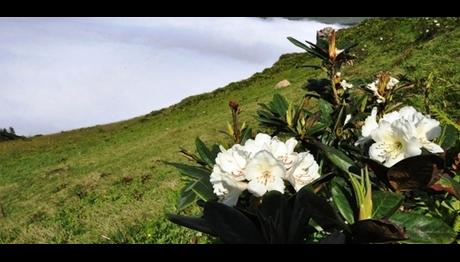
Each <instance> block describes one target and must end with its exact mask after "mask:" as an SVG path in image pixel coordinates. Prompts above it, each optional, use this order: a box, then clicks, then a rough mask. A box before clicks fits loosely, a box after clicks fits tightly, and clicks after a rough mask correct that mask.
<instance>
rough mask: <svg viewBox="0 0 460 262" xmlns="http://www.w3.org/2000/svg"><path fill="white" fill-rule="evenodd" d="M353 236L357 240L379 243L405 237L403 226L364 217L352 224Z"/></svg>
mask: <svg viewBox="0 0 460 262" xmlns="http://www.w3.org/2000/svg"><path fill="white" fill-rule="evenodd" d="M352 233H353V238H354V239H355V240H356V241H358V242H364V243H381V242H392V241H399V240H404V239H407V236H406V234H405V231H404V229H403V228H401V227H399V226H397V225H395V224H393V223H391V222H390V221H386V220H375V219H366V220H360V221H357V222H356V223H355V224H353V225H352Z"/></svg>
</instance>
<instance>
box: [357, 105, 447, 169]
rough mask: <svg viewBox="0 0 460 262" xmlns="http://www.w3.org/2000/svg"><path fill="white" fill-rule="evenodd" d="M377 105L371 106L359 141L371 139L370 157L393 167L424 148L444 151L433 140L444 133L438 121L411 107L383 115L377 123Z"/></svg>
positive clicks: (439, 151)
mask: <svg viewBox="0 0 460 262" xmlns="http://www.w3.org/2000/svg"><path fill="white" fill-rule="evenodd" d="M376 118H377V108H375V107H374V108H373V109H372V113H371V115H370V116H368V117H367V118H366V120H365V122H364V125H363V127H362V129H361V135H362V137H361V138H360V139H359V140H358V142H357V144H361V143H363V142H364V141H367V140H369V139H372V140H373V141H374V143H373V144H372V145H371V147H370V148H369V156H370V158H371V159H374V160H376V161H379V162H381V163H383V165H385V166H387V167H391V166H393V165H394V164H396V163H397V162H399V161H401V160H403V159H405V158H408V157H411V156H416V155H420V154H421V153H422V148H425V149H426V150H428V151H429V152H431V153H442V152H444V150H443V149H442V148H441V147H440V146H439V145H437V144H435V143H433V142H431V141H433V140H434V139H436V138H438V137H439V135H440V134H441V127H440V126H439V122H438V121H437V120H435V119H432V118H430V117H429V116H425V115H423V114H422V113H420V112H417V111H416V110H415V108H413V107H411V106H405V107H403V108H401V109H400V110H399V111H393V112H391V113H388V114H385V115H383V117H382V118H380V119H379V122H378V123H377V119H376Z"/></svg>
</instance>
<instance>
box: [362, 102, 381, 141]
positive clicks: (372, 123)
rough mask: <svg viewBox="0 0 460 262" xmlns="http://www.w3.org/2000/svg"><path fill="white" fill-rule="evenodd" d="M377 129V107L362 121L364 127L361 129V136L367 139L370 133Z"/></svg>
mask: <svg viewBox="0 0 460 262" xmlns="http://www.w3.org/2000/svg"><path fill="white" fill-rule="evenodd" d="M377 127H378V124H377V107H374V108H372V112H371V115H370V116H368V117H367V118H366V120H364V125H363V127H362V128H361V135H362V136H363V137H369V136H370V135H371V132H372V131H373V130H374V129H376V128H377Z"/></svg>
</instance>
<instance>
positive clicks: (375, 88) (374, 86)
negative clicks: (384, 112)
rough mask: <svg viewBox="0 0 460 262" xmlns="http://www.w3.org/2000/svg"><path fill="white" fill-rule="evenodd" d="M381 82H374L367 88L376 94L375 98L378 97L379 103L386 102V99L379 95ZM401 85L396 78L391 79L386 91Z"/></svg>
mask: <svg viewBox="0 0 460 262" xmlns="http://www.w3.org/2000/svg"><path fill="white" fill-rule="evenodd" d="M379 82H380V80H379V79H377V80H375V81H374V82H372V83H370V84H368V85H367V86H366V88H367V89H369V90H371V91H372V92H374V96H376V97H377V103H383V102H385V97H383V96H382V95H381V94H380V93H379V90H378V86H379ZM398 83H399V80H398V79H396V78H394V77H390V80H389V81H388V83H387V85H386V87H385V89H386V90H391V89H393V88H394V87H395V86H396V85H397V84H398Z"/></svg>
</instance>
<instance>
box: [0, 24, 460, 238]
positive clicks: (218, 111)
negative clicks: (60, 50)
mask: <svg viewBox="0 0 460 262" xmlns="http://www.w3.org/2000/svg"><path fill="white" fill-rule="evenodd" d="M432 20H433V19H429V20H426V19H422V18H391V19H390V18H381V19H372V20H366V21H364V22H362V23H360V24H359V25H357V26H355V27H352V28H349V29H346V30H341V31H340V32H339V44H340V43H341V41H342V42H346V41H357V42H359V43H360V45H359V47H358V48H357V49H356V54H357V55H358V57H359V59H358V60H357V61H356V63H355V65H354V66H351V67H348V68H346V69H345V70H344V75H345V76H346V77H347V79H353V78H355V77H358V78H365V79H367V80H371V78H372V76H373V75H374V74H375V73H377V72H378V71H380V70H390V71H392V72H394V73H406V74H408V75H409V76H414V77H422V76H427V75H428V74H429V73H431V72H434V73H435V75H436V76H437V78H436V81H435V85H434V94H433V101H434V105H435V106H437V107H438V108H439V109H440V110H442V111H444V112H446V113H447V114H448V115H449V116H450V117H451V118H453V119H456V120H458V119H459V114H460V112H459V111H460V110H459V108H460V107H459V101H460V95H459V90H460V87H459V83H460V63H459V62H460V28H459V20H458V19H453V18H452V19H449V18H442V19H438V21H439V22H440V23H441V26H440V27H439V28H441V29H438V30H440V31H439V32H437V33H436V34H434V35H431V34H430V33H427V32H426V28H432V27H433V21H432ZM446 25H447V26H448V27H447V28H445V26H446ZM435 29H436V28H435ZM417 39H419V40H417ZM286 41H287V40H286ZM339 46H340V45H339ZM299 51H300V50H299ZM317 63H318V61H317V60H316V59H313V58H310V57H308V56H306V55H304V54H289V55H284V56H282V57H281V58H280V60H279V61H278V62H277V63H275V64H274V65H273V67H271V68H268V69H266V70H264V71H263V72H261V73H256V74H255V75H254V76H252V77H251V78H249V79H247V80H244V81H240V82H236V83H231V84H229V85H228V86H226V87H224V88H220V89H218V90H216V91H214V92H211V93H206V94H203V95H199V96H195V97H190V98H187V99H185V100H184V101H182V102H181V103H179V104H177V105H175V106H172V107H170V108H167V109H163V110H160V111H157V112H152V113H151V114H148V115H146V116H141V117H137V118H134V119H131V120H128V121H123V122H119V123H113V124H109V125H104V126H95V127H91V128H85V129H79V130H73V131H69V132H63V133H60V134H54V135H47V136H41V137H35V138H31V139H27V140H17V141H8V142H2V143H0V243H31V242H34V243H43V242H47V243H49V242H53V243H82V242H84V243H92V242H98V243H99V242H109V243H113V242H142V243H195V242H205V241H206V238H204V237H200V236H197V235H195V233H194V232H192V231H189V230H187V229H183V228H179V227H177V226H175V225H173V224H171V223H169V222H167V221H166V220H165V219H164V213H165V212H174V205H175V201H176V197H177V193H178V189H179V188H180V183H181V182H180V178H179V175H178V174H177V173H176V171H175V170H174V169H172V168H170V167H168V166H165V165H163V164H161V163H159V162H158V161H159V160H170V161H182V159H181V158H179V154H178V153H177V151H178V149H179V146H184V147H185V148H188V149H193V148H194V147H193V143H194V138H195V137H197V136H199V137H200V138H201V139H203V140H204V141H209V142H221V143H226V142H228V141H227V140H226V138H225V137H224V136H223V135H222V134H220V133H219V132H218V131H219V130H223V129H225V125H226V121H227V120H229V119H230V113H229V111H228V110H227V103H228V100H230V99H232V100H237V101H239V103H240V104H241V105H242V108H243V113H242V118H243V119H244V120H246V121H247V122H248V123H249V124H250V125H251V126H253V127H256V126H257V123H256V121H255V118H254V116H255V110H256V109H257V107H258V106H257V103H259V102H267V101H268V100H270V99H271V97H272V96H273V94H274V93H276V92H279V93H282V94H283V95H286V96H287V97H288V98H291V99H294V101H298V100H299V99H300V98H301V96H302V93H303V90H302V89H301V87H303V86H304V84H305V82H306V79H308V78H315V77H318V76H319V74H320V72H318V71H314V70H313V69H310V68H305V67H300V66H301V65H304V64H317ZM283 79H288V80H289V81H290V82H291V83H292V85H291V86H289V87H287V88H285V89H282V90H275V89H274V88H273V87H274V85H275V84H276V83H277V82H279V81H280V80H283ZM415 93H420V92H415ZM406 99H407V101H408V103H411V104H414V105H416V106H421V104H420V97H419V96H417V95H416V96H408V97H406ZM194 211H196V210H193V209H192V210H189V211H188V212H189V213H193V212H194Z"/></svg>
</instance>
